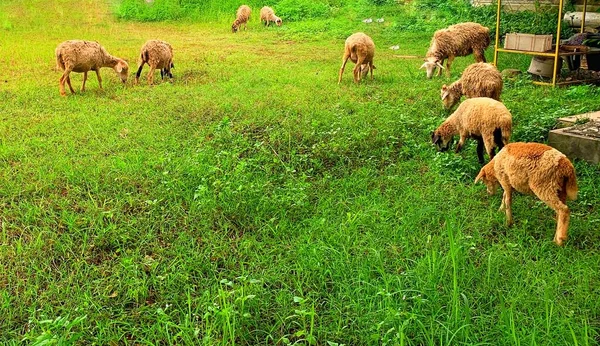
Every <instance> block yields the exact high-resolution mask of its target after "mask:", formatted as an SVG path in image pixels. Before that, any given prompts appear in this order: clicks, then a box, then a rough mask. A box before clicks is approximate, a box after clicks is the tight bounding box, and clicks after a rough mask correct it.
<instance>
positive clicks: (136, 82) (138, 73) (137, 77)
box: [135, 63, 144, 84]
mask: <svg viewBox="0 0 600 346" xmlns="http://www.w3.org/2000/svg"><path fill="white" fill-rule="evenodd" d="M143 68H144V63H141V64H140V66H139V67H138V70H137V72H136V73H135V84H138V83H139V82H140V76H141V75H142V69H143Z"/></svg>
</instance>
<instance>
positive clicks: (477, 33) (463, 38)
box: [421, 22, 490, 78]
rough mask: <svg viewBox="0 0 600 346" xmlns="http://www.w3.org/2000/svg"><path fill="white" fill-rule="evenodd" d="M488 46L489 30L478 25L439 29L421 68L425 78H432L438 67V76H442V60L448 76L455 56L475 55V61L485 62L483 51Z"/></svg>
mask: <svg viewBox="0 0 600 346" xmlns="http://www.w3.org/2000/svg"><path fill="white" fill-rule="evenodd" d="M489 44H490V29H488V28H486V27H484V26H482V25H481V24H478V23H471V22H469V23H460V24H455V25H451V26H449V27H448V28H446V29H441V30H438V31H436V32H435V33H434V34H433V39H432V40H431V46H430V47H429V50H428V51H427V55H426V56H425V63H423V65H421V68H425V69H426V71H427V78H431V77H432V76H433V72H434V71H435V69H436V67H439V68H440V69H439V71H438V76H440V75H441V74H442V69H443V68H444V67H443V65H444V60H445V59H448V61H447V62H446V74H447V75H448V76H450V65H452V61H453V60H454V58H455V57H457V56H467V55H469V54H471V53H473V55H475V61H477V62H485V55H484V52H485V49H486V48H487V46H488V45H489Z"/></svg>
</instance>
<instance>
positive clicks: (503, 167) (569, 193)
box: [475, 143, 577, 246]
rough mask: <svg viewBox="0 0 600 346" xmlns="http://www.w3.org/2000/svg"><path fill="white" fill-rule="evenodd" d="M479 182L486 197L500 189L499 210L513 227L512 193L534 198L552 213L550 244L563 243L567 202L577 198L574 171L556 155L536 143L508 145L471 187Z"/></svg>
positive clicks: (565, 234) (567, 225)
mask: <svg viewBox="0 0 600 346" xmlns="http://www.w3.org/2000/svg"><path fill="white" fill-rule="evenodd" d="M480 180H481V181H482V182H483V183H484V184H485V185H486V187H487V191H488V193H489V194H494V193H495V192H496V187H497V186H498V185H500V186H502V189H504V193H503V194H502V203H501V205H500V210H504V211H505V212H506V223H507V225H508V226H510V225H512V224H513V216H512V191H513V189H514V190H516V191H519V192H521V193H525V194H534V195H536V196H537V197H538V198H539V199H540V200H542V201H543V202H544V203H546V205H548V206H549V207H550V208H552V209H553V210H554V211H556V214H557V225H556V233H555V234H554V242H555V243H556V244H557V245H559V246H561V245H563V242H564V241H565V240H567V237H568V234H567V232H568V228H569V218H570V214H571V213H570V211H569V207H567V204H566V202H567V200H574V199H576V198H577V178H576V176H575V168H573V164H572V163H571V161H569V159H568V158H567V157H566V156H565V155H564V154H563V153H561V152H560V151H558V150H556V149H554V148H552V147H550V146H547V145H544V144H540V143H510V144H508V145H506V146H505V147H504V149H502V150H500V152H499V153H498V155H496V157H494V159H493V160H491V161H490V162H489V163H488V164H487V165H485V166H484V167H483V168H482V169H481V171H480V172H479V175H477V178H475V183H477V182H478V181H480Z"/></svg>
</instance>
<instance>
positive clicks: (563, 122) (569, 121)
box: [557, 111, 600, 128]
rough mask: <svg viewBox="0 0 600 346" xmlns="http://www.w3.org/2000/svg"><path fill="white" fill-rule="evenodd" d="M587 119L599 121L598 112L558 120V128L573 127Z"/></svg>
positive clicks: (599, 114) (599, 115)
mask: <svg viewBox="0 0 600 346" xmlns="http://www.w3.org/2000/svg"><path fill="white" fill-rule="evenodd" d="M585 119H588V120H589V121H600V111H596V112H590V113H583V114H577V115H571V116H570V117H564V118H558V124H557V126H558V128H563V127H569V126H573V125H575V124H576V123H577V122H578V121H583V120H585Z"/></svg>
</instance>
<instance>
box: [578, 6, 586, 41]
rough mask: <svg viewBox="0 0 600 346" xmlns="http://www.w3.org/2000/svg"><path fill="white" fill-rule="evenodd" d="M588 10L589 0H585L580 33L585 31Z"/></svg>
mask: <svg viewBox="0 0 600 346" xmlns="http://www.w3.org/2000/svg"><path fill="white" fill-rule="evenodd" d="M586 12H587V0H583V16H582V17H581V30H579V32H580V33H582V34H583V31H584V30H585V13H586Z"/></svg>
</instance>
